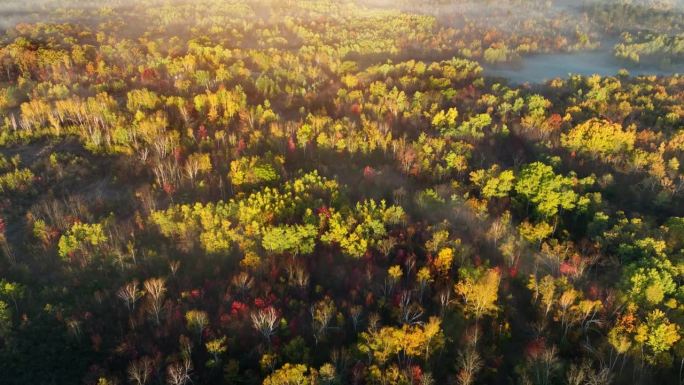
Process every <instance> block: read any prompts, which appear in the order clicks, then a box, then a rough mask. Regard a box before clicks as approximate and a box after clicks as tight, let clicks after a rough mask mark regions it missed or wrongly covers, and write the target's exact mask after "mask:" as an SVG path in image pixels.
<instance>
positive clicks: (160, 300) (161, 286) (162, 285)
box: [144, 278, 166, 325]
mask: <svg viewBox="0 0 684 385" xmlns="http://www.w3.org/2000/svg"><path fill="white" fill-rule="evenodd" d="M144 286H145V291H146V292H147V295H148V298H149V302H148V303H149V306H148V308H147V311H148V312H149V313H150V314H152V315H153V316H154V319H155V320H156V322H157V325H159V324H160V323H161V321H160V314H161V311H162V306H163V304H164V293H166V282H165V281H164V279H163V278H150V279H148V280H147V281H145V283H144Z"/></svg>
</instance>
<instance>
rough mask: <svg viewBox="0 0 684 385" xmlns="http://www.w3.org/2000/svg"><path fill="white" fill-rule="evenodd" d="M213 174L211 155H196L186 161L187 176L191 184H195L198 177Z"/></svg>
mask: <svg viewBox="0 0 684 385" xmlns="http://www.w3.org/2000/svg"><path fill="white" fill-rule="evenodd" d="M208 172H211V158H210V157H209V154H201V153H195V154H191V155H190V156H189V157H188V160H186V161H185V175H186V176H187V177H188V179H190V182H191V183H195V179H196V178H197V175H199V174H200V173H208Z"/></svg>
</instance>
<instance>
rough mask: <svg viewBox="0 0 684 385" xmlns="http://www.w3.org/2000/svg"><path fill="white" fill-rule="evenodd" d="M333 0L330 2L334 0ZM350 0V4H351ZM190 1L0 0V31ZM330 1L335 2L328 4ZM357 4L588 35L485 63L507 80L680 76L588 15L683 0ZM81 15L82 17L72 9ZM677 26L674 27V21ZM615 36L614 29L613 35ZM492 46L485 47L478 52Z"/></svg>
mask: <svg viewBox="0 0 684 385" xmlns="http://www.w3.org/2000/svg"><path fill="white" fill-rule="evenodd" d="M331 1H332V0H331ZM339 1H342V0H339ZM350 1H353V0H350ZM172 2H173V3H193V4H197V6H201V2H195V1H194V0H26V1H20V0H0V29H3V30H5V29H11V28H12V27H14V26H15V25H16V24H18V23H24V22H28V23H33V22H69V21H71V22H93V23H95V22H96V21H97V17H96V12H85V11H97V10H99V9H102V8H110V9H116V8H118V7H124V6H137V7H141V8H144V7H146V6H155V5H160V4H168V3H172ZM248 2H249V3H252V4H253V8H254V10H255V12H256V13H257V14H258V15H263V16H264V17H266V15H267V14H268V13H269V12H267V10H268V8H269V7H270V6H274V5H276V4H277V5H278V6H279V7H283V6H284V3H283V1H281V0H248ZM332 2H334V1H332ZM355 2H356V3H357V4H359V5H360V6H364V7H371V8H386V9H397V10H402V11H404V12H409V13H418V14H426V15H430V16H433V17H435V19H436V20H437V21H438V23H440V25H441V26H443V27H447V28H453V29H456V30H467V31H471V32H472V31H473V30H475V31H479V32H478V33H480V35H484V34H485V33H486V32H487V31H489V30H494V31H498V32H499V33H504V34H514V35H515V36H521V37H526V38H528V39H543V38H547V39H568V40H572V39H574V38H575V37H576V34H578V33H582V34H585V35H586V36H587V37H588V39H589V41H590V44H586V46H585V47H583V48H582V50H580V51H575V52H562V51H563V50H560V51H561V52H555V51H553V52H548V53H543V54H542V53H539V52H537V54H525V53H522V54H521V55H519V57H517V56H518V54H517V53H516V54H515V56H516V59H515V60H513V62H512V63H507V64H499V65H496V66H494V65H490V64H488V63H484V62H483V63H482V64H483V66H484V67H485V69H486V71H485V74H487V75H491V76H501V77H505V78H508V79H509V80H510V81H511V82H513V83H525V82H535V81H543V80H545V79H551V78H555V77H559V76H560V77H564V76H567V74H569V73H573V74H583V75H590V74H595V73H596V74H601V75H614V74H616V73H617V72H618V71H619V70H620V69H621V68H623V67H630V68H629V71H630V73H631V74H634V75H639V74H654V75H665V74H672V73H682V72H684V55H682V58H681V59H682V62H675V63H674V64H670V63H669V59H668V63H667V65H664V66H663V65H658V64H657V62H659V61H660V60H658V58H657V57H656V58H655V59H654V58H653V57H649V60H648V61H647V63H638V64H635V63H626V62H624V61H618V60H617V59H615V57H614V56H615V55H614V46H615V44H616V43H617V42H618V40H619V34H618V33H616V32H615V31H613V34H612V35H608V33H607V31H606V29H607V26H604V25H601V24H600V23H597V22H596V21H595V20H592V15H589V14H588V11H587V10H588V9H590V8H589V7H591V6H593V5H596V4H598V5H621V6H624V5H627V6H638V7H643V9H652V10H655V11H656V12H661V13H662V14H666V13H670V14H675V15H676V14H679V13H681V20H683V23H684V0H424V1H417V0H356V1H355ZM78 10H81V11H84V12H82V13H79V12H74V11H78ZM643 24H644V25H639V26H636V25H634V26H631V27H632V28H633V29H637V28H639V29H645V30H649V31H657V32H663V33H667V34H668V36H673V35H679V36H684V31H683V30H680V29H679V26H678V25H675V26H672V28H671V29H670V28H668V30H667V31H659V30H658V28H657V26H654V25H652V24H649V23H648V22H646V23H643ZM675 24H677V23H675ZM618 32H619V31H618ZM487 44H491V43H489V42H483V49H485V48H487V47H488V46H487Z"/></svg>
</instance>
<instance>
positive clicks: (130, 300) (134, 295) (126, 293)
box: [116, 281, 144, 314]
mask: <svg viewBox="0 0 684 385" xmlns="http://www.w3.org/2000/svg"><path fill="white" fill-rule="evenodd" d="M116 295H117V297H119V298H121V300H122V301H124V303H125V304H126V307H127V308H128V312H129V313H131V314H132V313H133V311H134V310H135V303H136V302H138V300H139V299H140V298H142V296H143V295H144V293H143V292H142V291H140V290H139V289H138V281H132V282H130V283H127V284H126V285H124V286H123V287H122V288H121V289H119V291H117V292H116Z"/></svg>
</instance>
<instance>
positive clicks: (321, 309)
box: [310, 298, 337, 345]
mask: <svg viewBox="0 0 684 385" xmlns="http://www.w3.org/2000/svg"><path fill="white" fill-rule="evenodd" d="M310 310H311V328H312V329H313V335H314V340H315V341H316V345H318V343H319V341H321V340H323V339H324V338H325V334H326V332H327V330H328V328H329V327H330V321H332V319H333V317H334V316H335V312H336V310H337V308H336V307H335V303H334V302H333V301H332V300H331V299H330V298H326V299H324V300H322V301H318V302H316V303H315V304H314V305H313V306H311V309H310Z"/></svg>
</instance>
